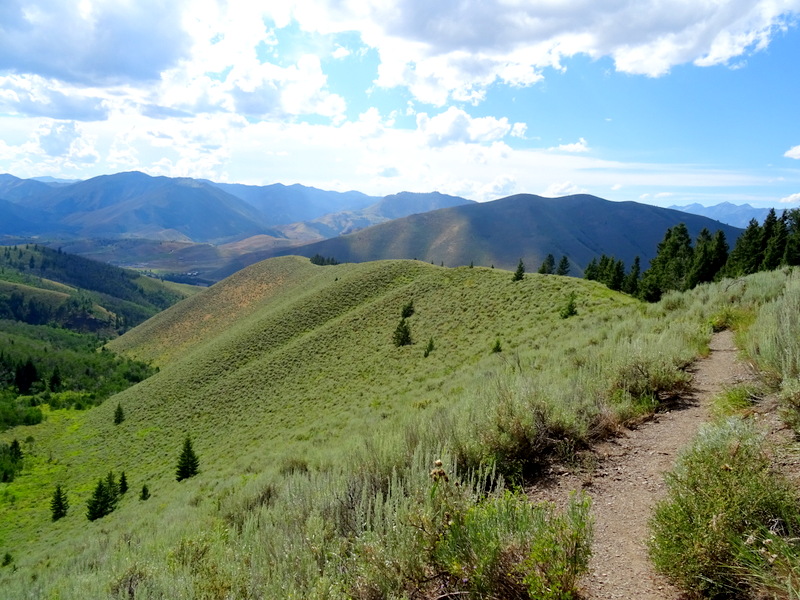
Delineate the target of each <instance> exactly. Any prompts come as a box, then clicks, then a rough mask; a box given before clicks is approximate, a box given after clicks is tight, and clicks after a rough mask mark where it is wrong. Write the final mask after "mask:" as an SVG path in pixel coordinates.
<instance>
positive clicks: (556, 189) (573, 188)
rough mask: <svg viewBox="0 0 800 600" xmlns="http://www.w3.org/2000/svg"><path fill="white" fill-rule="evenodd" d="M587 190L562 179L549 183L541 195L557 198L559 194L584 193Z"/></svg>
mask: <svg viewBox="0 0 800 600" xmlns="http://www.w3.org/2000/svg"><path fill="white" fill-rule="evenodd" d="M587 192H588V190H586V189H585V188H582V187H579V186H577V185H575V184H574V183H572V182H571V181H562V182H560V183H551V184H550V185H549V186H547V189H546V190H545V191H544V192H543V193H542V195H543V196H547V197H549V198H558V197H560V196H571V195H573V194H586V193H587Z"/></svg>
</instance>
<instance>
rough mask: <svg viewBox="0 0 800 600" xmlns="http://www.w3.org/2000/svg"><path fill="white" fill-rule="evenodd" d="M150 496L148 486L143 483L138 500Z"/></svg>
mask: <svg viewBox="0 0 800 600" xmlns="http://www.w3.org/2000/svg"><path fill="white" fill-rule="evenodd" d="M149 497H150V488H148V487H147V484H146V483H145V484H144V485H142V491H141V492H139V500H147V499H148V498H149Z"/></svg>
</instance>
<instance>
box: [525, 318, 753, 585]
mask: <svg viewBox="0 0 800 600" xmlns="http://www.w3.org/2000/svg"><path fill="white" fill-rule="evenodd" d="M736 353H737V351H736V348H735V346H734V343H733V335H732V333H731V332H729V331H724V332H721V333H718V334H715V335H714V338H713V339H712V341H711V354H710V355H709V357H708V358H705V359H701V360H699V361H698V362H697V363H696V364H695V365H694V368H693V369H692V373H693V380H692V391H691V393H690V394H688V395H687V396H686V397H685V398H683V399H682V405H681V406H676V407H674V408H673V409H672V410H671V411H669V412H665V413H659V414H658V415H656V417H655V418H654V419H653V420H652V421H649V422H647V423H645V424H643V425H641V426H639V427H638V428H637V429H635V430H630V431H626V432H625V433H624V434H623V435H622V436H620V437H618V438H616V439H612V440H610V441H608V442H604V443H603V444H600V445H599V446H598V447H597V448H596V455H597V458H598V464H597V467H596V469H595V470H594V471H593V472H592V473H591V475H584V476H580V475H576V474H571V473H568V472H566V470H565V469H558V468H556V469H554V471H555V472H554V474H553V477H552V478H551V479H550V480H549V481H548V482H545V483H544V485H542V486H539V488H538V489H536V490H534V491H532V496H533V497H534V498H535V499H537V500H540V499H546V500H552V501H555V502H557V503H561V502H564V500H565V499H566V498H567V497H568V495H569V492H570V491H572V490H576V489H583V490H585V491H586V492H587V493H588V494H589V495H590V496H591V497H592V513H593V515H594V520H595V533H594V546H593V556H592V560H591V563H590V572H589V574H588V575H587V576H586V577H584V579H583V581H582V585H581V589H582V593H583V597H584V598H586V599H587V600H600V599H603V600H605V599H608V598H626V599H636V600H667V599H669V600H674V599H678V598H682V597H683V596H682V594H681V592H680V591H679V590H677V589H676V588H674V587H673V586H671V585H670V584H669V583H668V582H667V581H666V580H664V579H663V578H662V577H660V576H659V575H658V574H657V573H655V572H654V570H653V568H652V566H651V564H650V561H649V560H648V557H647V545H646V541H647V538H648V535H649V532H648V528H647V522H648V519H649V518H650V515H651V514H652V508H653V506H654V504H655V502H656V501H657V500H658V499H660V498H661V497H663V494H664V492H665V487H664V477H663V476H664V473H665V472H666V471H668V470H670V469H671V468H672V466H673V464H674V463H675V459H676V457H677V455H678V453H679V452H680V450H681V449H682V448H684V447H685V446H686V445H687V444H689V443H690V442H691V441H692V439H693V438H694V436H695V434H696V433H697V430H698V428H699V427H700V425H701V424H702V423H704V422H705V421H707V420H708V418H709V414H708V401H709V399H710V398H711V397H713V396H714V395H715V394H717V393H719V392H720V391H721V390H722V389H723V388H724V387H726V386H730V385H732V384H735V383H738V382H741V381H743V380H746V379H750V378H751V374H750V372H749V370H748V368H747V366H746V365H745V364H743V363H742V362H740V361H738V360H737V359H736ZM559 471H560V472H559Z"/></svg>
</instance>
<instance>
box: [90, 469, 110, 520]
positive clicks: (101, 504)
mask: <svg viewBox="0 0 800 600" xmlns="http://www.w3.org/2000/svg"><path fill="white" fill-rule="evenodd" d="M109 475H110V476H111V477H110V480H111V486H109V477H106V478H105V479H98V480H97V485H96V486H95V488H94V492H93V493H92V497H91V498H89V501H88V502H87V503H86V518H87V519H89V520H90V521H94V520H96V519H101V518H103V517H105V516H106V515H107V514H110V513H111V512H112V511H113V510H114V509H115V508H116V506H117V487H116V484H115V483H114V478H113V474H112V473H109Z"/></svg>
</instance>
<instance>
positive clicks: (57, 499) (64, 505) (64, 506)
mask: <svg viewBox="0 0 800 600" xmlns="http://www.w3.org/2000/svg"><path fill="white" fill-rule="evenodd" d="M68 509H69V501H68V500H67V494H66V492H65V491H64V490H63V488H62V487H61V485H60V484H59V485H56V489H55V491H54V492H53V499H52V500H51V501H50V513H51V515H52V518H53V521H58V520H59V519H61V518H62V517H66V516H67V510H68Z"/></svg>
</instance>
